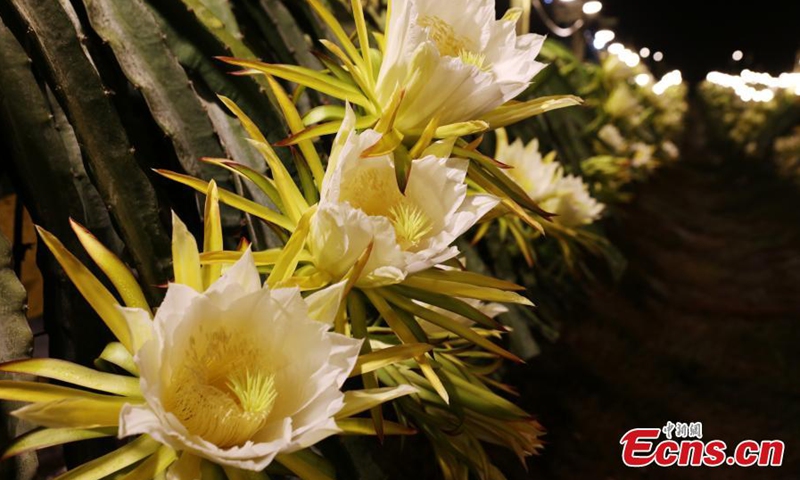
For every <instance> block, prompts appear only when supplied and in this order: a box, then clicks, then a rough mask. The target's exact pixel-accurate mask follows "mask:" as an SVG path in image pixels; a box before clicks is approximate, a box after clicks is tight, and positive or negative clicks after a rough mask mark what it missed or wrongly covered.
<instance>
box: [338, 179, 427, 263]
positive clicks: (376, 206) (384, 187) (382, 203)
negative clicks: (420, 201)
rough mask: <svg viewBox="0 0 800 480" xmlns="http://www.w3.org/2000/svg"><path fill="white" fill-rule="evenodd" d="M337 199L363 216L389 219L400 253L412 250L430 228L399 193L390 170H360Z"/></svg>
mask: <svg viewBox="0 0 800 480" xmlns="http://www.w3.org/2000/svg"><path fill="white" fill-rule="evenodd" d="M339 200H340V201H342V202H349V203H350V206H352V207H353V208H357V209H359V210H361V211H362V212H364V213H366V214H367V215H370V216H381V217H386V218H387V219H389V221H390V222H392V226H393V227H394V231H395V235H396V236H397V243H399V244H400V248H402V249H403V250H413V249H414V248H415V247H416V246H417V245H418V244H419V242H420V241H421V240H422V239H423V238H425V236H426V235H428V234H429V233H430V232H431V230H432V229H433V225H432V223H431V220H430V218H429V217H428V215H427V214H426V213H425V211H424V210H423V209H421V208H420V207H419V206H417V205H415V204H414V203H413V201H412V200H411V199H409V198H408V197H406V196H405V195H403V194H402V193H400V189H399V188H397V179H396V178H395V174H394V170H392V169H390V168H364V169H362V170H360V171H359V172H358V173H357V174H356V175H355V176H354V177H353V178H352V179H350V180H349V181H347V182H345V183H344V184H343V185H342V190H341V193H340V194H339Z"/></svg>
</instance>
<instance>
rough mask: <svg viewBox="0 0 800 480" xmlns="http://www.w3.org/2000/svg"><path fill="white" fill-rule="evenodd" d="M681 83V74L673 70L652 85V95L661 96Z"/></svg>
mask: <svg viewBox="0 0 800 480" xmlns="http://www.w3.org/2000/svg"><path fill="white" fill-rule="evenodd" d="M681 83H683V74H681V71H680V70H673V71H671V72H669V73H668V74H666V75H664V76H663V77H662V78H661V80H659V81H658V83H656V84H655V85H653V93H655V94H656V95H663V94H664V92H666V91H667V90H668V89H670V88H672V87H677V86H678V85H680V84H681Z"/></svg>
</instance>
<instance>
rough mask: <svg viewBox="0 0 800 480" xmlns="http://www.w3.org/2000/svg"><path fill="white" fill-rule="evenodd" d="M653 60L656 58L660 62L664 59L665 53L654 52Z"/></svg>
mask: <svg viewBox="0 0 800 480" xmlns="http://www.w3.org/2000/svg"><path fill="white" fill-rule="evenodd" d="M653 60H655V61H656V62H660V61H661V60H664V54H663V53H661V52H656V53H654V54H653Z"/></svg>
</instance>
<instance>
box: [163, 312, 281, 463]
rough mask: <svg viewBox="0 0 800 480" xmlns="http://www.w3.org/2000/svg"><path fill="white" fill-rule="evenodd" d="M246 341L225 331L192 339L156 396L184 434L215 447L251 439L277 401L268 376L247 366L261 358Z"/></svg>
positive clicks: (258, 368)
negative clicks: (200, 438) (181, 425)
mask: <svg viewBox="0 0 800 480" xmlns="http://www.w3.org/2000/svg"><path fill="white" fill-rule="evenodd" d="M234 339H235V340H234ZM247 339H248V336H247V335H246V334H245V332H231V331H229V330H228V329H226V328H220V329H217V330H214V331H211V332H206V331H204V330H203V329H201V330H200V331H199V332H198V334H196V335H192V336H191V337H190V339H189V345H188V348H187V352H186V353H185V357H184V358H183V359H182V360H181V363H180V364H179V366H178V367H177V368H176V369H175V370H174V371H173V372H172V377H171V379H170V383H169V386H168V387H167V389H166V390H165V392H164V396H163V397H162V401H163V403H164V408H165V409H166V410H167V411H168V412H170V413H172V414H173V415H175V416H176V417H177V418H178V420H180V422H181V423H182V424H183V426H184V427H186V429H187V430H188V431H189V433H191V434H194V435H198V436H200V437H202V438H203V439H205V440H207V441H209V442H211V443H213V444H215V445H217V446H218V447H221V448H230V447H235V446H241V445H243V444H244V443H246V442H247V441H248V440H250V439H252V437H253V436H254V435H255V434H256V433H257V432H258V431H259V430H261V429H262V428H263V427H264V425H265V424H266V423H267V419H268V418H269V414H270V413H271V412H272V409H273V407H274V405H275V400H276V398H277V396H278V392H277V389H276V386H275V377H274V375H273V374H272V372H270V371H268V370H267V369H265V368H263V366H261V365H258V363H257V362H254V361H253V359H254V358H263V356H262V355H261V352H260V351H259V348H258V346H257V345H255V344H254V343H252V342H249V341H248V340H247Z"/></svg>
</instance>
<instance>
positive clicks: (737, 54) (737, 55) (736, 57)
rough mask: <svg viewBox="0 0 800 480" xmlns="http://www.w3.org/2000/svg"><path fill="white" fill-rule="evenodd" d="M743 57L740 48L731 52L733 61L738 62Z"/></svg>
mask: <svg viewBox="0 0 800 480" xmlns="http://www.w3.org/2000/svg"><path fill="white" fill-rule="evenodd" d="M743 58H744V53H743V52H742V51H741V50H736V51H735V52H733V61H734V62H740V61H742V59H743Z"/></svg>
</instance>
